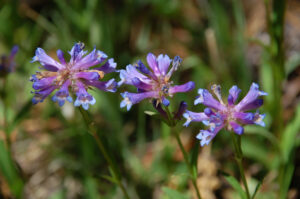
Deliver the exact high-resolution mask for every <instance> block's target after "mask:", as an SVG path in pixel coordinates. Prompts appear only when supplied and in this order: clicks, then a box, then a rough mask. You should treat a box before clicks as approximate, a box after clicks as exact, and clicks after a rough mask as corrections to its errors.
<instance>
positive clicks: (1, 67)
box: [0, 45, 19, 77]
mask: <svg viewBox="0 0 300 199" xmlns="http://www.w3.org/2000/svg"><path fill="white" fill-rule="evenodd" d="M18 50H19V47H18V46H17V45H15V46H14V47H13V48H12V49H11V52H10V55H9V56H6V55H2V56H1V60H0V77H4V76H6V75H7V74H8V73H11V72H13V71H14V69H15V66H16V63H15V61H14V58H15V55H16V54H17V52H18Z"/></svg>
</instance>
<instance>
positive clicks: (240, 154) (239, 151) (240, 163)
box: [230, 132, 251, 199]
mask: <svg viewBox="0 0 300 199" xmlns="http://www.w3.org/2000/svg"><path fill="white" fill-rule="evenodd" d="M230 135H231V138H232V141H233V145H234V151H235V160H236V162H237V164H238V167H239V172H240V175H241V178H242V181H243V184H244V187H245V189H246V195H247V199H251V197H250V192H249V188H248V184H247V180H246V177H245V171H244V167H243V152H242V148H241V136H237V137H238V140H236V138H235V137H236V135H235V134H234V133H233V132H230Z"/></svg>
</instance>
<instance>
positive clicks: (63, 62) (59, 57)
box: [56, 49, 66, 65]
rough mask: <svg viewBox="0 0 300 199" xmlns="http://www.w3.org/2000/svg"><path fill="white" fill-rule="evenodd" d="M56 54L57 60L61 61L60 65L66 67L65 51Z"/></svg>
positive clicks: (58, 51)
mask: <svg viewBox="0 0 300 199" xmlns="http://www.w3.org/2000/svg"><path fill="white" fill-rule="evenodd" d="M56 54H57V58H58V59H59V61H60V63H62V64H63V65H66V60H65V58H64V53H63V51H62V50H60V49H59V50H57V51H56Z"/></svg>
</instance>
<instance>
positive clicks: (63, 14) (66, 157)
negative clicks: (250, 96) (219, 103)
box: [0, 0, 300, 199]
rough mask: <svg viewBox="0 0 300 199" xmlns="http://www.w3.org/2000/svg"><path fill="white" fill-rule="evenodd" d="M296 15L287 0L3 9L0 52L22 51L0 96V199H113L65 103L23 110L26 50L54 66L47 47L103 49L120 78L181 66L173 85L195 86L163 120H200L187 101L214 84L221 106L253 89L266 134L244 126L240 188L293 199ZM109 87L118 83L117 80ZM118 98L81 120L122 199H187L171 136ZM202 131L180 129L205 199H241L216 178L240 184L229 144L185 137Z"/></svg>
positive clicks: (93, 2) (299, 122)
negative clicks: (182, 114) (112, 169)
mask: <svg viewBox="0 0 300 199" xmlns="http://www.w3.org/2000/svg"><path fill="white" fill-rule="evenodd" d="M299 11H300V2H299V1H297V0H289V1H283V0H278V1H277V0H276V1H275V0H274V1H269V0H265V1H262V0H243V1H239V0H223V1H219V0H110V1H104V0H102V1H101V0H69V1H67V0H54V1H51V0H19V1H17V0H15V1H10V0H1V1H0V54H8V53H9V52H10V50H11V48H12V46H13V45H15V44H17V45H18V46H19V48H20V49H19V52H18V54H17V56H16V63H17V66H16V71H15V72H14V73H11V74H9V75H8V76H7V78H6V80H5V81H6V82H7V84H6V85H7V87H6V92H5V91H3V90H2V92H1V94H2V95H1V96H2V99H1V104H0V113H1V116H0V124H1V129H0V133H1V134H0V138H1V140H2V141H1V143H0V198H30V199H64V198H67V199H73V198H74V199H75V198H87V199H98V198H107V199H110V198H123V195H122V192H121V191H120V189H119V188H118V187H117V186H116V185H115V184H113V183H112V182H110V181H109V180H108V179H107V177H105V176H108V175H109V170H108V168H107V163H106V162H105V160H104V158H103V156H102V155H101V153H100V151H99V150H98V148H97V146H96V143H95V141H94V140H93V137H92V136H90V135H89V134H88V133H87V131H86V129H85V126H84V123H83V122H82V119H81V117H80V114H79V112H78V110H76V109H75V108H74V107H73V106H72V105H71V104H68V103H66V104H65V105H64V106H63V107H62V108H60V107H58V105H57V104H55V103H53V102H52V101H51V99H50V98H49V97H48V99H46V100H45V101H44V102H43V103H40V104H38V105H35V106H32V105H31V98H32V94H31V93H30V91H32V88H31V86H32V84H31V82H30V81H29V77H30V75H31V74H33V73H35V71H36V70H38V67H39V64H38V63H30V61H31V58H32V57H33V56H34V51H35V49H36V48H37V47H42V48H43V49H44V50H45V51H46V52H47V53H48V54H49V55H50V56H52V57H56V55H55V52H56V50H57V49H61V50H63V51H64V52H66V51H69V50H70V49H71V47H72V46H73V45H74V43H75V42H78V41H81V42H84V43H85V44H86V48H87V49H88V50H91V49H92V48H93V47H94V46H96V47H97V49H100V50H102V51H104V52H105V53H106V54H107V55H108V56H109V57H112V58H114V59H115V61H116V62H117V68H119V69H121V68H125V67H126V65H127V64H130V63H134V62H136V61H137V60H138V59H142V60H143V61H145V57H146V55H147V53H148V52H153V53H154V54H156V55H157V54H159V53H164V54H168V55H169V56H170V57H174V56H175V55H179V56H180V57H181V58H183V63H182V65H181V66H180V69H179V71H177V72H176V73H175V74H174V75H173V77H174V82H176V83H185V82H187V81H189V80H193V81H195V83H196V89H195V90H194V91H192V92H189V93H186V94H178V95H176V96H174V98H173V100H172V102H171V108H172V109H173V110H175V109H176V107H177V106H178V105H179V103H180V101H182V100H184V101H186V102H187V104H188V109H191V110H193V111H201V110H203V107H201V106H194V105H193V101H194V99H195V97H196V95H197V92H196V91H197V89H198V88H207V89H208V88H210V86H211V85H212V84H213V83H218V84H221V85H222V90H223V93H224V95H226V96H227V90H228V89H229V88H230V87H231V86H232V85H233V84H235V85H238V86H239V87H240V88H241V89H242V94H243V95H244V94H246V93H247V91H248V89H249V87H250V85H251V83H252V82H257V83H259V84H260V86H261V89H262V90H264V91H266V92H268V93H269V95H268V96H267V97H266V99H265V105H264V106H263V108H262V110H261V112H264V113H266V115H267V116H266V118H265V122H266V128H262V127H257V126H250V127H247V128H246V132H245V135H243V136H242V148H243V151H244V155H245V161H244V167H245V168H246V176H247V180H248V182H249V186H250V190H251V192H254V190H255V187H256V186H257V184H258V183H259V182H262V184H261V186H260V189H259V193H258V194H257V198H297V196H298V197H299V194H300V193H299V190H300V186H299V185H300V174H299V171H300V163H299V160H300V156H299V154H300V153H299V145H300V136H299V130H300V106H299V96H300V76H299V74H300V67H299V65H300V54H299V51H300V40H299V38H300V29H299V27H300V15H299ZM110 77H115V78H116V79H119V77H118V74H117V73H115V74H112V75H111V76H110ZM107 78H108V77H107ZM0 80H1V82H0V83H1V85H0V86H1V88H2V87H3V84H4V80H3V79H0ZM2 80H3V81H2ZM126 89H128V88H126V87H121V88H120V89H119V91H118V92H117V93H116V94H115V93H104V92H101V91H97V90H95V91H92V94H93V95H94V96H95V98H96V100H97V103H96V104H95V105H93V106H91V108H90V114H91V115H92V117H93V119H94V121H95V124H96V126H97V129H98V132H99V135H100V136H101V139H102V140H103V142H104V143H105V145H106V148H107V149H108V150H109V152H110V155H111V156H112V157H113V159H114V160H115V162H116V163H117V165H118V166H119V168H120V170H121V173H122V177H123V179H124V184H125V185H126V188H127V189H128V192H129V194H130V196H131V198H133V199H135V198H143V199H148V198H149V199H150V198H153V199H158V198H159V199H160V198H161V199H174V198H175V199H176V198H193V197H194V196H195V195H194V194H195V193H194V191H193V188H192V185H191V184H189V183H188V181H187V178H188V176H187V168H186V166H185V164H184V161H183V157H182V155H181V153H180V151H179V148H178V146H177V144H176V141H175V139H174V138H173V137H172V136H171V132H170V130H169V128H168V127H167V126H166V125H165V124H163V123H161V122H160V121H158V120H155V119H153V118H151V117H150V116H148V115H146V114H144V111H146V110H150V111H154V109H153V107H152V106H151V104H150V103H148V101H144V102H142V103H140V104H138V105H134V106H133V108H132V109H131V111H130V112H127V111H126V110H121V109H120V108H119V104H120V101H121V96H120V94H119V93H120V92H121V91H124V90H126ZM4 106H5V107H6V109H7V114H6V116H5V119H6V121H7V123H8V128H7V129H8V130H7V132H5V130H4V127H3V126H4V121H5V120H4V116H3V114H2V113H4ZM182 123H183V122H182ZM202 127H203V126H202V125H201V124H200V123H196V124H193V125H191V126H190V127H189V128H183V127H181V125H179V126H178V130H180V132H181V138H182V140H183V142H184V145H185V147H186V149H187V150H188V151H189V153H190V154H193V157H197V158H198V172H199V178H198V185H199V189H200V191H201V194H202V196H203V198H207V199H214V198H239V196H238V194H237V191H236V190H235V189H234V188H232V187H231V185H230V184H231V183H230V182H228V181H226V179H225V178H224V176H223V174H222V173H223V172H226V173H230V174H231V175H234V176H236V177H238V169H237V167H236V165H235V162H234V157H233V151H232V146H231V141H230V136H229V134H228V133H226V132H224V131H221V132H220V133H219V134H218V136H217V137H216V138H215V139H214V141H213V144H212V145H210V146H206V147H203V148H200V145H199V143H198V141H197V140H196V138H195V135H196V134H197V133H198V132H199V129H200V128H202ZM6 137H9V139H7V138H6ZM7 140H9V141H10V143H11V145H8V144H7V143H6V142H7ZM8 146H9V147H8ZM198 149H199V151H198ZM198 152H199V153H198ZM10 154H11V155H12V157H13V158H10Z"/></svg>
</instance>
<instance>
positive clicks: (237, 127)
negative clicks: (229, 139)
mask: <svg viewBox="0 0 300 199" xmlns="http://www.w3.org/2000/svg"><path fill="white" fill-rule="evenodd" d="M229 124H230V126H231V127H232V129H233V131H234V132H235V133H236V134H238V135H241V134H243V133H244V128H243V127H242V126H241V125H239V124H238V123H236V122H234V121H231V122H229Z"/></svg>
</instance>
